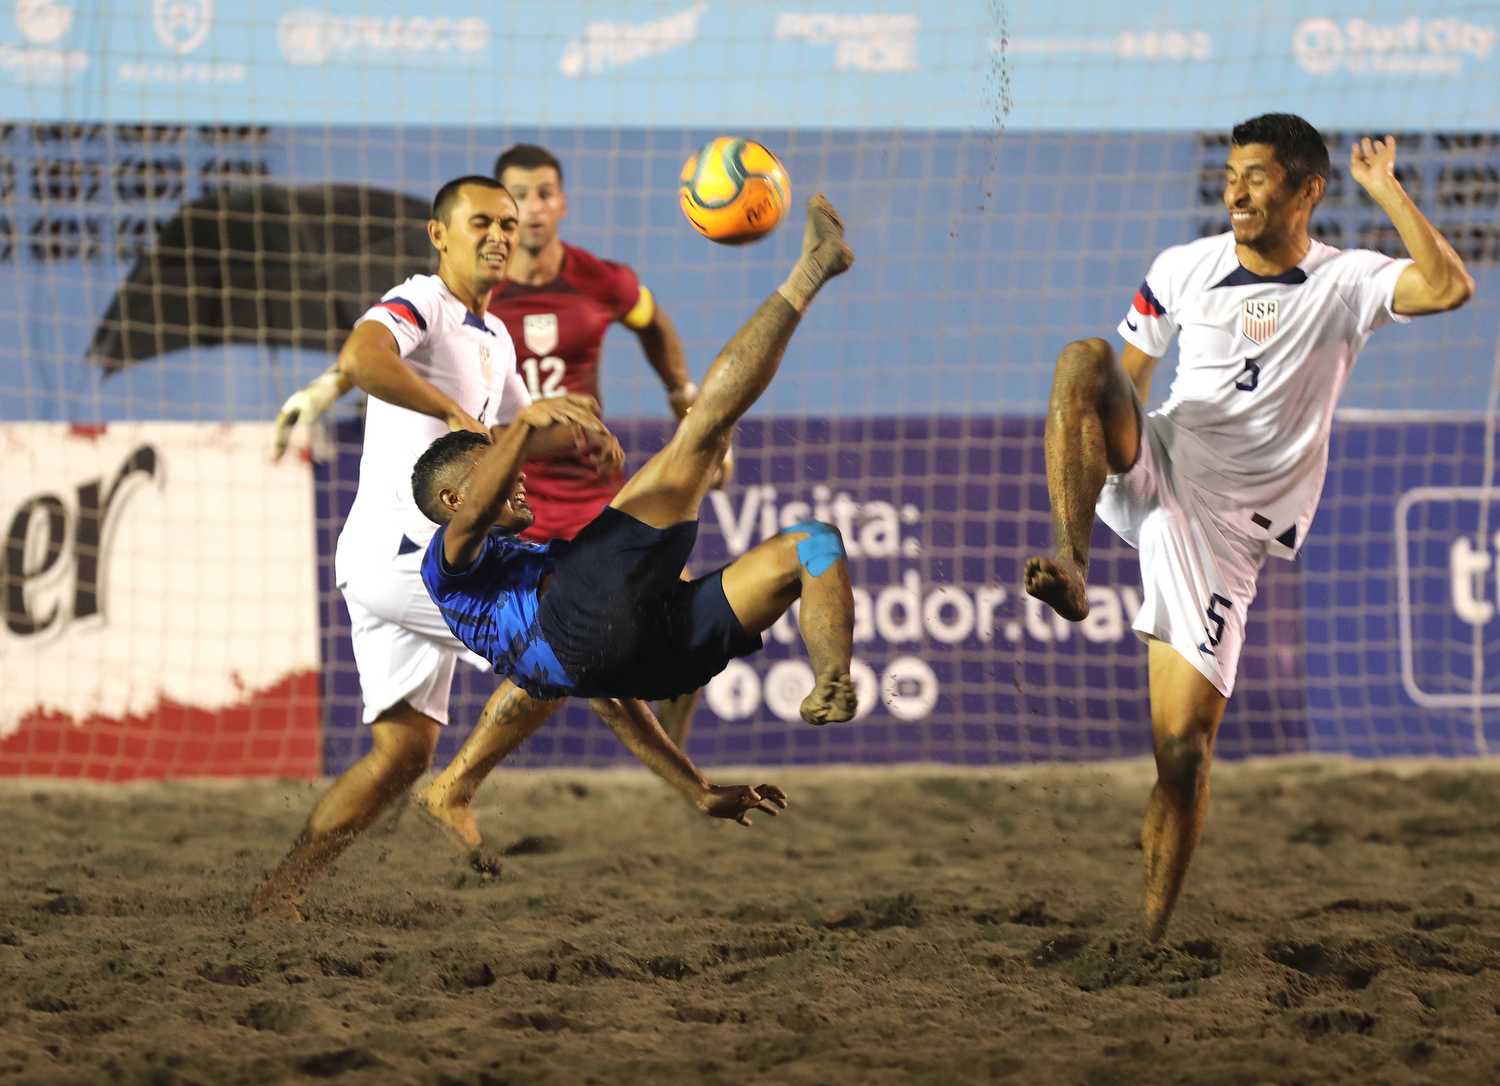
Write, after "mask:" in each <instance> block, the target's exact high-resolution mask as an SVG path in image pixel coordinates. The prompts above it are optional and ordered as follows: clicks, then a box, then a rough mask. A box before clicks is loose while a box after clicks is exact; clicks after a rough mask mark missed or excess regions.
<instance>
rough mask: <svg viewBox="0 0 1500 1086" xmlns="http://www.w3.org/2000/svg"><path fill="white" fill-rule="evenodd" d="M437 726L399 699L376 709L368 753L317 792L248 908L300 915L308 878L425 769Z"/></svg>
mask: <svg viewBox="0 0 1500 1086" xmlns="http://www.w3.org/2000/svg"><path fill="white" fill-rule="evenodd" d="M441 730H442V725H441V724H439V723H438V722H437V721H436V720H433V719H432V718H431V717H429V716H426V715H425V714H423V713H419V712H418V711H417V710H415V709H413V708H412V707H411V706H410V705H408V704H406V702H404V701H403V702H399V703H397V704H396V705H393V706H391V707H390V708H389V709H387V710H385V712H383V713H381V714H380V716H379V717H378V718H377V719H376V720H375V722H374V723H373V724H372V725H371V726H370V732H371V735H372V737H373V739H374V744H373V746H372V747H371V748H370V751H369V753H367V754H366V755H365V756H364V757H363V758H361V759H360V760H359V761H357V762H355V763H354V764H353V765H352V766H350V767H349V768H348V769H346V770H345V771H344V772H343V774H342V775H341V776H340V777H339V778H338V779H337V780H336V781H334V782H333V784H332V785H330V786H329V788H328V791H326V792H324V793H323V796H322V798H320V799H319V800H318V802H317V805H316V806H314V807H313V809H312V812H311V813H310V814H309V815H308V816H307V823H306V825H305V826H304V827H303V829H302V833H301V835H300V836H299V837H298V838H297V840H296V841H295V842H294V843H293V844H292V848H291V851H290V852H288V853H287V855H286V858H285V859H283V860H282V861H281V863H280V864H279V865H277V867H276V870H275V871H273V872H271V874H270V875H268V876H267V877H266V880H265V881H264V882H263V883H261V885H260V888H259V889H258V890H257V891H256V892H255V897H254V900H253V902H252V907H253V908H254V910H255V911H256V912H257V913H271V914H275V913H283V914H286V915H289V916H296V917H298V918H300V913H299V912H298V910H297V905H298V903H299V902H300V901H301V898H302V895H303V893H304V892H305V890H306V888H307V885H308V883H310V882H311V881H312V879H313V878H314V877H315V876H317V875H318V873H319V872H321V871H323V870H324V869H325V868H326V867H327V866H328V865H329V864H331V863H333V861H334V860H335V859H337V858H338V856H339V854H340V853H342V852H343V851H344V850H345V849H346V848H348V847H349V845H350V843H351V842H352V841H353V840H354V838H355V837H357V836H358V835H359V833H360V832H361V831H362V830H364V829H365V828H366V827H367V826H369V825H370V823H372V822H374V821H375V819H376V817H377V816H378V815H379V814H380V812H381V811H382V810H384V809H385V807H386V805H387V804H388V803H390V802H391V800H393V799H395V798H396V797H397V796H399V795H401V794H402V793H403V792H405V791H406V790H407V789H408V788H410V787H411V785H412V784H413V783H414V782H415V781H416V780H417V778H418V777H420V776H421V775H422V774H423V773H425V772H427V767H428V765H430V764H431V762H432V752H433V749H434V748H435V747H436V746H437V738H438V733H439V732H440V731H441Z"/></svg>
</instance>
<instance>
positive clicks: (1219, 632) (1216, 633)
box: [1198, 592, 1234, 656]
mask: <svg viewBox="0 0 1500 1086" xmlns="http://www.w3.org/2000/svg"><path fill="white" fill-rule="evenodd" d="M1233 606H1234V601H1233V600H1227V599H1225V598H1224V597H1223V596H1221V595H1219V594H1218V593H1217V592H1215V593H1214V594H1213V598H1212V599H1210V600H1209V604H1208V621H1209V622H1212V623H1213V629H1212V630H1210V629H1209V628H1208V627H1207V626H1204V627H1203V632H1204V633H1206V634H1208V640H1207V641H1205V642H1203V643H1202V644H1201V645H1199V646H1198V651H1199V652H1206V653H1208V654H1209V655H1210V656H1212V655H1213V654H1214V650H1213V648H1210V647H1209V646H1210V645H1212V646H1214V648H1217V647H1218V645H1219V639H1220V638H1222V637H1223V636H1224V616H1223V615H1221V614H1219V612H1217V611H1215V610H1214V608H1215V607H1233Z"/></svg>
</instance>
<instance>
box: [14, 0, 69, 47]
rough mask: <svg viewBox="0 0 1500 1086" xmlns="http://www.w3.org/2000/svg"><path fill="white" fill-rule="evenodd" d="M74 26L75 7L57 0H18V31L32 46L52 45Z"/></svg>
mask: <svg viewBox="0 0 1500 1086" xmlns="http://www.w3.org/2000/svg"><path fill="white" fill-rule="evenodd" d="M72 25H73V5H72V4H61V3H58V2H57V0H16V29H17V30H19V31H20V32H21V37H23V38H25V39H26V40H27V41H28V42H30V43H31V44H32V45H51V44H52V43H53V42H55V41H57V39H58V38H61V37H62V36H63V35H64V34H66V33H67V32H68V28H69V27H70V26H72Z"/></svg>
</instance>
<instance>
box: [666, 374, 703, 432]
mask: <svg viewBox="0 0 1500 1086" xmlns="http://www.w3.org/2000/svg"><path fill="white" fill-rule="evenodd" d="M697 399H698V386H697V385H695V384H693V382H691V381H688V382H687V383H686V384H682V385H678V386H677V387H676V388H674V389H672V390H671V391H669V392H668V393H667V403H668V404H670V405H671V407H672V414H674V415H676V416H677V421H678V422H681V421H682V420H683V419H685V418H687V413H688V411H690V410H691V409H692V406H693V402H694V401H695V400H697Z"/></svg>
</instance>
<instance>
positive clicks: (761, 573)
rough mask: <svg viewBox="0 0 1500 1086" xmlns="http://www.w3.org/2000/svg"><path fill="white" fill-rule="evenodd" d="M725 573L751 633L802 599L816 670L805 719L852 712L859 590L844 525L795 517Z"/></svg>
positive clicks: (820, 720) (728, 591) (728, 592)
mask: <svg viewBox="0 0 1500 1086" xmlns="http://www.w3.org/2000/svg"><path fill="white" fill-rule="evenodd" d="M723 577H724V581H723V583H724V597H725V598H726V599H727V600H728V601H729V606H730V608H731V609H732V610H733V611H734V614H735V617H736V618H738V619H739V620H740V625H741V626H743V627H744V628H745V629H746V630H748V631H749V632H751V633H760V632H761V631H762V630H766V629H768V628H769V627H770V626H771V624H772V623H774V622H775V621H776V620H777V619H778V618H780V617H781V616H782V615H784V614H785V613H786V611H787V609H788V608H789V607H791V606H792V604H793V603H794V602H795V601H796V600H797V599H799V598H800V599H801V600H802V606H801V609H800V613H799V615H798V620H799V623H800V625H801V629H802V640H803V642H804V643H805V644H806V645H807V656H808V660H809V662H810V663H811V664H812V669H813V675H814V686H813V689H812V693H810V694H808V695H807V697H806V698H804V699H803V701H802V719H803V720H805V721H807V722H808V723H809V724H829V723H834V722H837V721H841V720H848V719H849V718H850V717H852V716H853V715H854V710H855V697H854V681H853V679H851V678H850V676H849V658H850V655H851V653H852V651H853V646H854V591H853V589H852V588H851V587H850V585H849V563H848V561H847V559H846V558H845V556H844V543H843V540H842V539H841V538H840V536H839V531H838V529H837V528H835V527H834V526H833V525H831V524H824V523H823V522H821V521H816V520H811V521H804V522H803V523H801V524H794V525H792V526H791V527H790V528H787V529H786V530H785V531H783V532H781V533H780V534H779V535H776V536H773V537H772V538H770V539H768V540H766V541H765V542H764V543H762V544H760V545H759V546H758V547H755V548H753V549H751V550H750V551H748V552H747V553H745V554H744V555H742V556H741V557H739V558H738V559H736V560H735V561H734V562H733V563H731V564H730V565H728V566H726V567H725V568H724V574H723Z"/></svg>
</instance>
